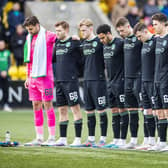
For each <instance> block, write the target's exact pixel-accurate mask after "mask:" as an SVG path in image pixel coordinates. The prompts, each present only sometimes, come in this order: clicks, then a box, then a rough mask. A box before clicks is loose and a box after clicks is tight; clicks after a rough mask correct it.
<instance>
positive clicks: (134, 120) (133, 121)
mask: <svg viewBox="0 0 168 168" xmlns="http://www.w3.org/2000/svg"><path fill="white" fill-rule="evenodd" d="M138 122H139V115H138V110H134V111H130V131H131V137H137V134H138V127H139V123H138Z"/></svg>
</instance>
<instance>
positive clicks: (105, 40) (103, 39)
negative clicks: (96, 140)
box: [98, 33, 110, 44]
mask: <svg viewBox="0 0 168 168" xmlns="http://www.w3.org/2000/svg"><path fill="white" fill-rule="evenodd" d="M98 38H99V39H100V42H101V43H103V44H108V43H109V41H110V40H109V38H108V34H104V33H100V34H98Z"/></svg>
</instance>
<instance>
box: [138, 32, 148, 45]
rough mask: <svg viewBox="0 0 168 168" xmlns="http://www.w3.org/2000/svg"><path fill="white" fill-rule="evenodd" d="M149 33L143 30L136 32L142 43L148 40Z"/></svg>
mask: <svg viewBox="0 0 168 168" xmlns="http://www.w3.org/2000/svg"><path fill="white" fill-rule="evenodd" d="M146 34H147V31H145V30H142V31H137V32H136V37H137V39H138V40H140V41H142V42H145V41H146V40H147V36H146Z"/></svg>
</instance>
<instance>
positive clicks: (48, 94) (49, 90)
mask: <svg viewBox="0 0 168 168" xmlns="http://www.w3.org/2000/svg"><path fill="white" fill-rule="evenodd" d="M45 95H46V96H52V88H49V89H45Z"/></svg>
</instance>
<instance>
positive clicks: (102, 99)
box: [98, 96, 106, 106]
mask: <svg viewBox="0 0 168 168" xmlns="http://www.w3.org/2000/svg"><path fill="white" fill-rule="evenodd" d="M98 104H99V105H103V106H104V105H105V104H106V97H105V96H102V97H98Z"/></svg>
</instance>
